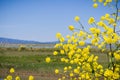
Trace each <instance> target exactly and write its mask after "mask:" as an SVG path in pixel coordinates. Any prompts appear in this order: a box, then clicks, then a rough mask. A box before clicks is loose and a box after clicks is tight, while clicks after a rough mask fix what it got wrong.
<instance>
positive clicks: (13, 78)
mask: <svg viewBox="0 0 120 80" xmlns="http://www.w3.org/2000/svg"><path fill="white" fill-rule="evenodd" d="M9 72H10V74H9V75H7V77H6V78H4V80H22V79H21V78H20V76H18V75H17V76H16V75H12V74H13V73H14V72H15V69H14V68H11V69H10V71H9ZM28 80H34V76H32V75H30V76H29V78H28Z"/></svg>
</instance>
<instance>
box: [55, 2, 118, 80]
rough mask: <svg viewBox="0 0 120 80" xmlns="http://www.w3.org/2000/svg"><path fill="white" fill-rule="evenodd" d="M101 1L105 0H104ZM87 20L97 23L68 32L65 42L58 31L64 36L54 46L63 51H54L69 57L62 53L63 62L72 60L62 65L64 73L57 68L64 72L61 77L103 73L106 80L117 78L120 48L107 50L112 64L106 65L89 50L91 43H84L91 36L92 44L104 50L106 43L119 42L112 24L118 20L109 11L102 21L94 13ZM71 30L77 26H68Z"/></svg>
mask: <svg viewBox="0 0 120 80" xmlns="http://www.w3.org/2000/svg"><path fill="white" fill-rule="evenodd" d="M99 1H101V2H102V0H99ZM78 20H79V19H78V17H75V21H78ZM106 22H107V23H106ZM88 23H89V24H91V25H95V26H96V27H92V28H90V29H89V30H90V33H87V32H85V31H82V30H80V31H76V32H75V31H74V32H73V34H72V35H71V36H70V35H67V36H66V40H65V41H66V42H62V41H60V39H61V38H64V37H63V36H62V35H61V34H60V33H57V34H60V36H61V38H58V39H59V41H60V43H58V44H56V45H55V48H59V49H60V51H59V52H57V51H54V52H53V55H55V56H56V55H58V54H62V55H63V54H65V55H66V57H64V56H63V57H61V62H64V63H67V64H69V65H68V66H65V67H64V68H63V73H62V72H61V73H60V72H59V70H58V69H55V73H56V74H63V76H62V77H61V78H59V79H58V80H65V79H70V80H93V79H94V80H99V79H100V78H102V77H104V79H105V80H108V79H109V80H111V79H113V80H114V79H119V78H120V74H119V70H120V65H119V64H118V63H115V62H116V61H119V60H120V51H119V50H116V52H114V53H113V52H111V51H109V52H108V53H111V54H109V57H110V60H109V61H110V67H109V68H108V69H104V68H103V66H102V65H100V64H99V63H98V62H97V60H98V56H95V55H93V54H91V53H90V49H91V47H90V46H89V45H87V46H85V43H86V42H85V41H86V40H91V44H92V45H94V46H97V47H98V48H99V49H101V50H102V51H104V50H105V49H107V48H106V45H112V44H117V43H118V42H119V41H120V36H119V35H118V34H117V33H115V32H114V30H113V27H112V26H110V25H112V24H113V23H115V20H114V19H113V18H111V17H110V14H105V15H104V16H102V17H101V20H100V21H99V22H96V21H95V19H94V18H93V17H90V19H89V20H88ZM69 30H70V31H73V30H74V27H73V26H69ZM57 34H56V35H57ZM64 39H65V38H64ZM97 47H96V48H97ZM108 53H106V54H108ZM111 62H112V64H111ZM113 63H114V64H113ZM108 64H109V62H108ZM114 65H117V66H114ZM113 67H114V68H113Z"/></svg>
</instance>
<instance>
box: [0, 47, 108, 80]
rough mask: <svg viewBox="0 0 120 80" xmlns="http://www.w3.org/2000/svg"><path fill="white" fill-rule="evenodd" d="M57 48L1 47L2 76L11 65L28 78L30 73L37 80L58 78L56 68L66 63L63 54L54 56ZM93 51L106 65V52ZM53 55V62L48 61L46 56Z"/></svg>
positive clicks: (5, 74) (0, 76)
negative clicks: (61, 60)
mask: <svg viewBox="0 0 120 80" xmlns="http://www.w3.org/2000/svg"><path fill="white" fill-rule="evenodd" d="M54 50H55V49H52V48H51V49H49V48H46V49H45V48H43V49H39V50H34V51H29V50H23V51H18V50H17V49H16V48H6V49H5V48H0V78H3V77H5V76H7V75H8V73H9V69H10V68H11V67H14V68H15V70H16V71H15V75H19V76H20V77H22V78H23V79H22V80H27V78H28V76H29V75H33V76H34V77H35V80H57V78H58V77H59V76H60V75H55V74H54V69H55V68H58V69H60V70H62V68H63V67H64V66H66V65H69V64H65V63H62V62H60V58H61V57H62V55H58V56H53V55H52V53H53V51H54ZM91 52H92V53H94V54H95V55H98V56H99V60H98V61H99V63H101V64H103V65H104V66H107V65H106V62H107V57H106V54H105V53H101V52H100V51H97V50H94V49H93V50H91ZM47 56H49V57H51V62H52V63H46V62H45V58H46V57H47Z"/></svg>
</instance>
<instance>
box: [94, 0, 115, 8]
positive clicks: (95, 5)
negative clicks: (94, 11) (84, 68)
mask: <svg viewBox="0 0 120 80" xmlns="http://www.w3.org/2000/svg"><path fill="white" fill-rule="evenodd" d="M114 1H116V0H114ZM93 2H94V4H93V7H94V8H97V7H98V3H103V5H104V6H106V5H108V4H109V3H112V2H113V0H93ZM97 2H98V3H97Z"/></svg>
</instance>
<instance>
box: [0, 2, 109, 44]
mask: <svg viewBox="0 0 120 80" xmlns="http://www.w3.org/2000/svg"><path fill="white" fill-rule="evenodd" d="M92 4H93V2H92V0H0V37H7V38H14V39H23V40H35V41H41V42H46V41H56V40H57V39H56V37H55V35H56V33H57V32H60V33H62V34H63V35H64V36H65V35H67V34H70V33H71V32H70V31H69V30H68V26H69V25H74V26H75V27H79V24H77V23H76V22H75V21H74V17H75V16H76V15H77V16H80V19H81V22H82V24H83V25H84V26H85V27H86V28H85V29H86V30H87V29H88V28H89V27H90V26H89V25H88V24H87V21H88V19H89V17H91V16H94V17H95V19H96V20H99V18H100V16H101V15H104V14H105V13H108V12H110V9H109V8H108V7H106V8H105V7H103V6H101V4H100V6H99V7H98V9H94V8H93V7H92Z"/></svg>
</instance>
